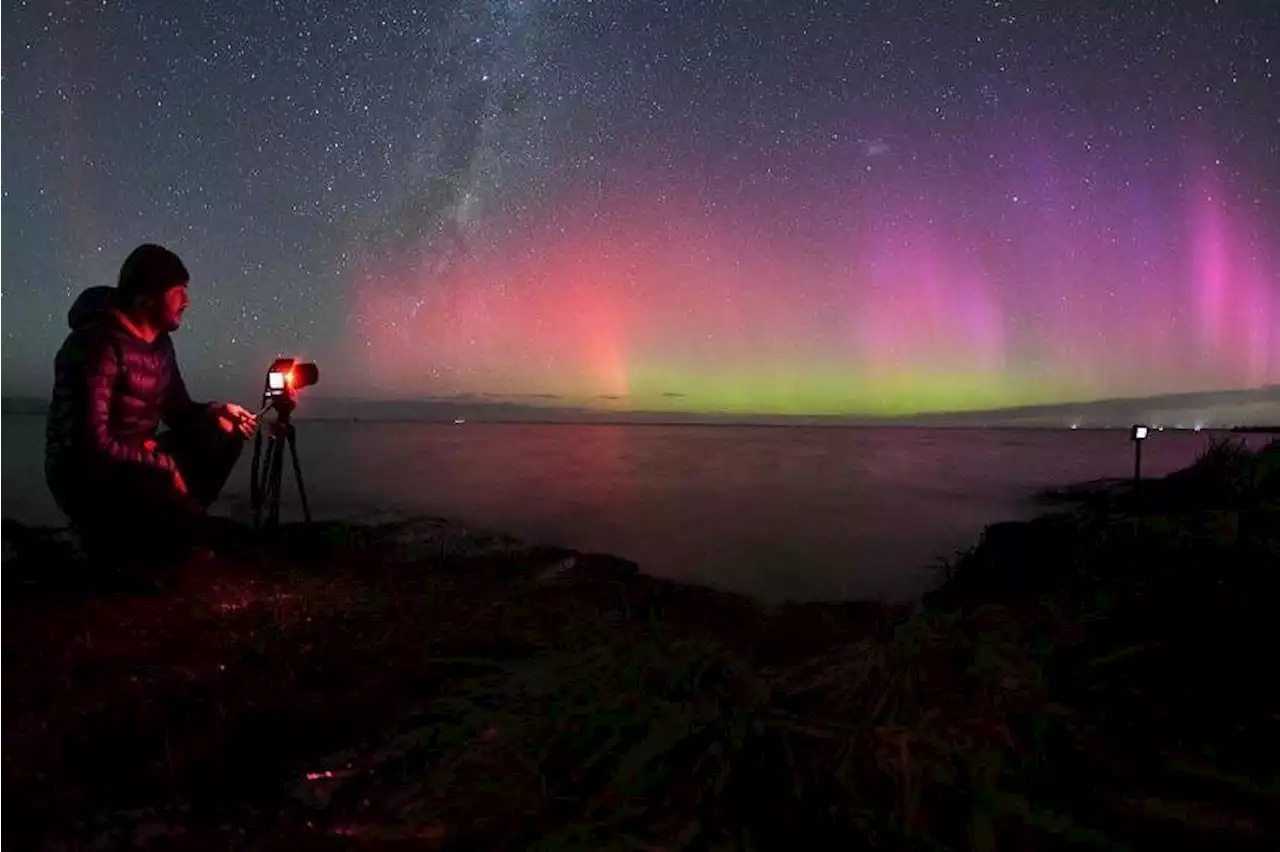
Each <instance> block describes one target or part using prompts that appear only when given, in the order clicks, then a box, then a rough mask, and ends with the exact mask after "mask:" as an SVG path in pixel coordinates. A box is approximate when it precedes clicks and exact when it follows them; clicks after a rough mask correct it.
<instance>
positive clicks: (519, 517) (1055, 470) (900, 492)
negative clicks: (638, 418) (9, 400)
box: [3, 416, 1209, 601]
mask: <svg viewBox="0 0 1280 852" xmlns="http://www.w3.org/2000/svg"><path fill="white" fill-rule="evenodd" d="M42 430H43V419H42V418H39V417H21V416H6V417H4V418H3V431H4V442H3V448H4V449H3V452H4V455H3V498H4V508H3V511H4V515H5V517H10V518H18V519H20V520H26V521H31V522H40V523H55V522H57V521H58V517H57V511H56V509H55V508H54V506H53V502H52V499H51V498H50V497H49V496H48V494H47V493H46V491H45V489H44V485H43V480H42V474H41V452H42ZM1208 438H1209V436H1208V435H1207V433H1201V434H1195V433H1173V432H1166V433H1159V434H1158V435H1156V436H1155V437H1153V438H1152V439H1151V440H1150V441H1148V442H1147V444H1146V446H1145V449H1144V459H1143V468H1144V472H1146V473H1149V474H1150V475H1162V474H1165V473H1168V472H1170V471H1173V470H1175V469H1177V468H1180V467H1183V466H1185V465H1186V464H1188V463H1190V462H1191V461H1192V460H1194V458H1195V456H1196V454H1197V453H1198V452H1199V451H1200V450H1201V449H1202V448H1203V447H1204V446H1205V444H1206V443H1207V441H1208ZM246 449H248V448H246ZM299 449H300V454H301V456H302V462H303V467H304V473H305V475H306V479H307V486H308V493H309V496H310V497H311V500H312V507H313V511H314V512H315V514H316V515H317V516H320V517H346V518H357V519H359V518H366V519H371V518H379V517H386V516H388V515H391V516H394V515H396V514H427V515H433V516H439V517H448V518H455V519H459V520H462V521H465V522H469V523H472V524H475V525H479V526H483V527H491V528H495V529H499V530H502V531H504V532H509V533H513V534H516V535H519V536H522V537H526V538H530V539H534V540H539V541H545V542H550V543H555V544H562V545H566V546H569V547H573V548H576V549H580V550H592V551H600V552H607V553H613V554H617V555H619V556H625V557H627V558H630V559H634V560H635V561H637V562H639V563H640V565H641V566H642V568H643V569H644V570H645V571H647V572H649V573H651V574H656V575H660V576H666V577H672V578H677V579H681V580H688V581H694V582H699V583H707V584H711V585H715V586H719V587H722V588H726V589H731V590H735V591H739V592H744V593H747V594H751V595H755V596H757V597H760V598H763V599H765V600H769V601H778V600H781V599H785V598H795V599H821V598H868V597H875V598H884V599H904V598H907V597H910V596H912V595H915V594H918V593H919V592H921V591H922V590H923V589H924V588H925V587H927V586H928V585H929V584H930V583H931V582H932V575H931V572H930V571H929V570H928V569H929V568H930V566H934V565H936V564H937V561H938V560H939V559H941V558H945V557H949V556H951V555H953V554H954V553H955V552H956V551H957V550H960V549H963V548H966V547H968V546H970V545H971V544H973V543H974V542H975V541H976V540H977V537H978V535H979V534H980V533H981V531H982V528H983V526H984V525H986V524H989V523H992V522H995V521H1000V520H1012V519H1017V518H1022V517H1027V516H1029V515H1031V514H1034V513H1035V511H1036V507H1035V506H1034V505H1033V503H1032V502H1031V499H1030V498H1031V496H1032V495H1033V494H1034V493H1035V492H1036V491H1037V490H1038V489H1041V488H1044V487H1049V486H1058V485H1065V484H1070V483H1074V482H1082V481H1086V480H1091V479H1097V478H1101V477H1115V476H1127V475H1130V474H1131V473H1132V470H1133V447H1132V445H1131V444H1130V443H1129V441H1128V436H1127V434H1126V433H1124V432H1088V431H1080V432H1071V431H1052V432H1051V431H1034V430H1027V431H1020V430H980V429H974V430H969V429H964V430H960V429H954V430H953V429H843V428H808V427H785V428H767V427H725V426H611V425H603V426H595V425H591V426H586V425H583V426H561V425H519V424H467V425H464V426H454V425H444V424H431V423H344V422H334V421H315V422H305V421H302V422H300V426H299ZM248 459H249V453H248V452H246V453H245V455H244V457H243V458H242V460H241V465H240V468H239V469H238V470H237V471H236V472H235V474H234V475H233V479H232V481H231V483H230V484H229V486H228V489H227V493H226V495H225V499H224V500H223V501H221V503H220V505H219V506H218V507H217V511H219V512H222V513H225V514H230V515H232V516H233V517H242V518H243V517H247V516H248V506H247V493H248V485H247V480H248V469H249V466H248ZM286 496H287V497H288V498H290V502H289V503H288V505H286V506H285V507H284V509H283V512H284V514H285V515H286V517H297V516H298V515H299V512H300V509H299V508H298V506H297V503H296V500H293V499H292V498H293V496H294V495H293V491H292V483H291V482H290V483H289V484H287V485H286Z"/></svg>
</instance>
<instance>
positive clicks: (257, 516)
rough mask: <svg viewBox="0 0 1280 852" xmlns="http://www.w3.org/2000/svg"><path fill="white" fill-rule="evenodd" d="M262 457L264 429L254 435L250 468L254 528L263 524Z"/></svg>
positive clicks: (250, 495)
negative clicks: (260, 468) (259, 467)
mask: <svg viewBox="0 0 1280 852" xmlns="http://www.w3.org/2000/svg"><path fill="white" fill-rule="evenodd" d="M261 458H262V430H261V429H259V430H258V431H257V432H256V433H254V436H253V464H252V465H251V466H250V468H249V506H250V507H251V508H252V510H253V528H254V529H255V530H256V529H258V528H259V527H260V526H262V480H261V479H260V478H259V476H258V462H259V460H260V459H261Z"/></svg>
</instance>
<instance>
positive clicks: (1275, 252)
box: [0, 0, 1280, 414]
mask: <svg viewBox="0 0 1280 852" xmlns="http://www.w3.org/2000/svg"><path fill="white" fill-rule="evenodd" d="M2 35H3V88H2V93H0V94H2V98H3V100H2V104H3V117H2V122H3V125H2V126H3V217H2V220H0V223H2V227H3V256H2V265H0V270H2V275H0V283H2V286H3V296H2V298H0V309H2V310H3V332H4V344H3V347H4V348H3V354H4V357H3V377H4V391H5V393H6V394H9V395H12V394H14V393H30V394H35V395H44V394H47V392H48V389H49V386H50V384H51V381H52V357H53V354H54V352H55V351H56V349H57V347H58V345H59V344H60V342H61V340H62V337H63V336H64V335H65V333H66V325H65V322H66V320H65V317H66V310H67V308H68V307H69V305H70V303H71V300H72V299H73V298H74V296H75V295H76V294H77V293H78V292H79V291H80V290H81V289H82V288H84V287H88V286H92V285H96V284H111V283H114V280H115V277H116V274H117V272H118V269H119V265H120V263H121V261H122V260H123V258H124V256H125V255H126V254H127V253H128V251H129V250H130V249H131V248H132V247H133V246H134V245H136V244H138V243H140V242H159V243H162V244H164V245H166V246H168V247H170V248H172V249H173V250H175V251H176V252H178V254H179V255H181V256H182V258H183V259H184V260H185V262H186V264H187V266H188V268H189V269H190V270H191V273H192V281H191V290H190V292H191V296H192V300H193V306H192V308H191V310H190V311H189V312H188V315H187V320H186V322H185V324H184V326H183V328H182V329H181V330H180V331H179V332H177V334H176V335H175V343H176V346H177V349H178V352H179V356H180V358H181V361H182V364H183V369H184V372H185V374H186V376H187V382H188V385H190V386H191V387H192V389H193V391H194V392H195V393H196V394H197V396H200V397H203V398H214V399H218V398H223V399H225V398H231V399H241V400H243V401H245V402H246V403H248V402H251V401H252V400H253V399H254V398H255V397H256V394H257V393H258V391H259V389H260V387H261V382H262V378H261V377H262V372H263V370H264V369H265V367H266V365H267V364H268V363H269V362H270V359H271V358H272V357H274V356H276V355H277V354H291V355H298V356H301V357H305V358H309V359H314V360H316V361H317V362H318V363H319V364H320V365H321V369H322V383H321V386H320V387H318V388H316V389H314V392H315V393H324V394H326V395H340V396H351V397H357V398H367V399H411V398H419V399H422V398H426V399H431V398H464V399H501V400H515V401H523V402H526V403H532V404H547V405H558V404H559V405H575V406H588V407H593V408H601V409H607V410H648V411H688V412H729V413H733V412H739V413H748V412H762V413H810V414H823V413H851V414H878V413H892V414H901V413H909V412H915V411H960V410H973V409H983V408H990V407H999V406H1012V405H1023V404H1035V403H1048V402H1058V401H1073V400H1089V399H1097V398H1104V397H1113V396H1134V395H1146V394H1158V393H1172V392H1184V391H1207V390H1220V389H1233V388H1248V387H1256V386H1260V385H1264V384H1268V383H1275V382H1278V381H1280V240H1278V239H1277V236H1278V235H1280V89H1278V87H1277V74H1278V73H1280V4H1277V3H1276V2H1274V0H1254V2H1221V3H1218V2H1212V0H1208V2H1203V1H1202V0H1167V2H1162V1H1161V0H1152V1H1151V2H1144V3H1128V2H1116V3H1106V2H1080V3H1076V2H1072V3H1060V2H1052V1H1051V0H1039V1H1038V2H1019V0H990V2H951V3H946V2H936V0H887V2H866V3H858V2H805V0H786V2H748V0H740V1H739V2H701V0H670V2H659V0H636V2H625V0H617V2H611V0H596V2H589V0H574V2H558V0H506V2H501V0H453V1H452V2H450V1H449V0H441V2H423V3H410V2H398V3H377V2H361V3H351V2H348V0H338V2H309V3H303V2H285V0H276V2H270V0H253V2H249V1H248V0H218V2H211V3H207V4H206V3H197V2H187V3H169V2H162V1H161V0H152V2H124V0H122V2H116V0H102V2H19V1H18V0H14V2H10V3H6V4H5V7H4V19H3V34H2Z"/></svg>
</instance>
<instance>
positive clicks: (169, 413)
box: [45, 287, 209, 496]
mask: <svg viewBox="0 0 1280 852" xmlns="http://www.w3.org/2000/svg"><path fill="white" fill-rule="evenodd" d="M114 308H115V290H114V289H113V288H111V287H91V288H89V289H88V290H85V291H84V292H83V293H81V294H80V296H79V297H78V298H77V299H76V301H75V304H73V305H72V306H71V311H70V312H69V313H68V315H67V322H68V324H69V325H70V326H71V334H70V335H68V336H67V339H66V342H64V343H63V344H62V348H61V349H59V350H58V355H57V358H56V359H55V361H54V386H53V399H52V401H51V402H50V403H49V418H48V422H47V426H46V428H45V473H46V476H47V478H48V481H49V486H50V488H51V489H52V490H53V491H54V494H55V496H56V495H58V494H59V493H60V492H62V491H64V490H65V489H66V488H67V487H69V486H74V484H75V483H76V482H77V481H81V480H82V479H83V477H84V476H85V475H86V474H88V473H89V469H90V468H92V467H93V466H95V465H98V464H110V463H122V464H139V465H146V466H149V467H154V468H157V469H160V470H163V471H169V472H171V471H173V470H175V463H174V460H173V458H172V457H171V456H169V455H168V454H166V453H162V452H156V451H155V450H154V449H153V448H151V445H150V444H149V442H150V441H151V440H152V439H154V438H155V436H156V430H157V428H158V427H159V425H160V423H161V422H164V424H165V425H166V426H168V427H169V428H171V429H174V428H178V429H180V428H183V427H184V426H185V425H188V424H192V423H195V422H196V421H197V420H198V419H199V418H201V417H202V416H203V415H204V414H205V413H206V412H208V411H209V406H208V405H207V404H204V403H196V402H192V400H191V397H190V396H189V395H188V394H187V387H186V385H185V384H184V383H183V381H182V373H181V372H179V370H178V361H177V358H176V356H175V355H174V351H173V342H172V341H171V340H170V339H169V335H168V334H160V335H158V336H157V337H156V339H155V340H154V341H152V342H150V343H148V342H146V341H145V340H142V339H141V338H139V337H137V336H135V335H134V334H132V333H131V332H129V331H128V330H127V329H126V328H125V327H124V325H123V324H122V323H121V322H120V320H119V317H118V314H116V312H115V310H114Z"/></svg>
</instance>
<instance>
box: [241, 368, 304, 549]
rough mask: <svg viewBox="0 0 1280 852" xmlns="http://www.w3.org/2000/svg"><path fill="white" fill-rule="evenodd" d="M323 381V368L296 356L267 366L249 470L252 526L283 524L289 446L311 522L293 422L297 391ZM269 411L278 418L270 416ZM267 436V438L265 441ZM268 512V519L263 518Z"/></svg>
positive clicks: (299, 494) (299, 488) (295, 476)
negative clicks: (283, 486) (282, 499)
mask: <svg viewBox="0 0 1280 852" xmlns="http://www.w3.org/2000/svg"><path fill="white" fill-rule="evenodd" d="M318 381H320V368H319V367H317V366H316V365H315V364H312V363H310V362H305V361H299V360H297V359H296V358H277V359H276V360H275V361H274V362H273V363H272V364H271V366H270V367H269V368H268V369H267V378H266V380H265V381H264V382H263V386H262V401H263V406H262V410H261V411H259V412H258V415H259V421H258V423H259V429H258V432H257V435H255V436H254V440H253V466H252V467H251V468H250V470H249V476H250V479H249V499H250V502H251V504H252V506H253V528H254V529H261V528H263V527H264V526H268V527H276V526H279V524H280V491H281V480H282V479H283V472H284V448H285V446H286V445H287V446H288V448H289V455H290V458H291V459H292V461H293V475H294V479H295V480H296V481H297V484H298V496H299V498H301V500H302V514H303V517H304V518H305V519H306V521H307V523H310V522H311V509H310V508H309V507H308V506H307V491H306V488H305V487H303V484H302V465H301V464H300V463H299V462H298V433H297V429H296V428H295V427H294V425H293V420H292V415H293V409H294V408H295V407H297V404H298V391H300V390H302V389H303V388H306V387H310V386H311V385H314V384H315V383H316V382H318ZM269 411H274V412H275V417H274V418H272V419H267V417H266V416H265V415H266V414H267V413H268V412H269ZM264 438H265V441H264ZM264 513H265V516H266V517H265V518H264V517H263V515H264Z"/></svg>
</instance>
